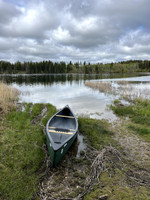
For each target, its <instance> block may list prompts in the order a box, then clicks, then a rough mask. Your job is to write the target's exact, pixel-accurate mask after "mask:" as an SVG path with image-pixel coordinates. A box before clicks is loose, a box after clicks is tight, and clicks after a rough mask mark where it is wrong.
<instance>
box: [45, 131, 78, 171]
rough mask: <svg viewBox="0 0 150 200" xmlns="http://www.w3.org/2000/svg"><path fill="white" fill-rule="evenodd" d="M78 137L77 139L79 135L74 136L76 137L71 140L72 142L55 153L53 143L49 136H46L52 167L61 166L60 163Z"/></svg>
mask: <svg viewBox="0 0 150 200" xmlns="http://www.w3.org/2000/svg"><path fill="white" fill-rule="evenodd" d="M76 137H77V133H76V134H74V136H73V137H72V138H70V140H68V141H67V142H66V143H65V144H64V145H63V146H62V147H61V148H60V149H58V150H56V151H54V149H53V147H52V145H51V141H50V139H49V137H48V135H46V144H47V147H48V152H49V155H50V160H51V165H52V166H53V167H56V166H57V165H58V164H59V162H60V161H61V159H62V158H63V157H64V155H65V154H66V152H67V151H68V149H69V148H70V146H71V145H72V143H73V142H74V140H75V139H76Z"/></svg>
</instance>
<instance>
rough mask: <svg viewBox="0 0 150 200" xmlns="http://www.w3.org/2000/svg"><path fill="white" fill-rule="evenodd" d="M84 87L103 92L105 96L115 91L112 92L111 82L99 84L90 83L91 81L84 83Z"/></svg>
mask: <svg viewBox="0 0 150 200" xmlns="http://www.w3.org/2000/svg"><path fill="white" fill-rule="evenodd" d="M85 85H86V86H87V87H90V88H92V89H95V90H99V92H103V93H105V94H108V93H114V92H115V90H114V88H113V86H112V83H111V82H103V81H101V82H92V81H86V82H85Z"/></svg>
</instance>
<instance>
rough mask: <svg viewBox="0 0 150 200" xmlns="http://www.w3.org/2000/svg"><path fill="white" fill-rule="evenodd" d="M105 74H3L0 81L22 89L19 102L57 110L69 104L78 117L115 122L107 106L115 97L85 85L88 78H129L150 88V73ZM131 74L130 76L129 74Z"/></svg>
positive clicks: (136, 84) (114, 117) (98, 79)
mask: <svg viewBox="0 0 150 200" xmlns="http://www.w3.org/2000/svg"><path fill="white" fill-rule="evenodd" d="M127 76H128V77H125V75H124V76H123V77H122V75H120V74H115V75H114V74H111V76H110V75H108V74H102V75H78V74H77V75H68V74H67V75H64V74H52V75H0V80H3V81H4V82H6V83H8V84H10V85H13V86H14V87H16V88H18V89H19V90H20V91H21V94H20V102H32V103H51V104H53V105H55V106H56V107H57V108H58V109H60V108H62V107H64V106H65V105H69V106H70V107H71V108H72V110H73V112H74V113H75V114H76V115H77V116H79V115H84V116H89V117H91V118H97V119H107V120H109V121H114V120H115V119H116V116H115V115H114V114H113V113H112V111H111V110H109V109H108V105H110V104H112V103H113V101H114V99H115V96H113V95H106V94H104V93H101V92H99V91H96V90H93V89H91V88H88V87H86V86H85V84H84V83H85V81H86V80H91V81H104V80H105V81H118V80H127V81H129V82H131V84H132V85H134V87H140V88H146V87H147V88H149V87H150V76H149V74H147V76H146V74H145V75H142V74H136V75H135V74H134V75H131V74H130V75H127ZM129 76H130V77H129Z"/></svg>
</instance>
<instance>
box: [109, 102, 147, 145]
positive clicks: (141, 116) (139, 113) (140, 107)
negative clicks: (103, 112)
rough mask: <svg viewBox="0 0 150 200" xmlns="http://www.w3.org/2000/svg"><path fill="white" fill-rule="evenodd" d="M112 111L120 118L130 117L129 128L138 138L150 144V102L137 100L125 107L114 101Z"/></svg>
mask: <svg viewBox="0 0 150 200" xmlns="http://www.w3.org/2000/svg"><path fill="white" fill-rule="evenodd" d="M111 108H112V110H113V111H114V112H115V113H116V114H117V115H118V116H120V117H129V119H130V122H129V124H128V128H129V129H131V130H133V131H134V133H136V134H137V135H138V136H140V137H142V138H144V139H145V140H146V141H149V142H150V101H149V100H142V99H137V100H136V99H135V100H134V101H133V102H132V103H131V104H130V105H126V106H123V105H122V104H121V103H120V101H118V100H117V101H114V105H112V106H111Z"/></svg>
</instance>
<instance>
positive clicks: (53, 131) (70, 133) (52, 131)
mask: <svg viewBox="0 0 150 200" xmlns="http://www.w3.org/2000/svg"><path fill="white" fill-rule="evenodd" d="M49 132H51V133H60V134H68V135H72V134H73V132H64V131H56V130H49Z"/></svg>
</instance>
